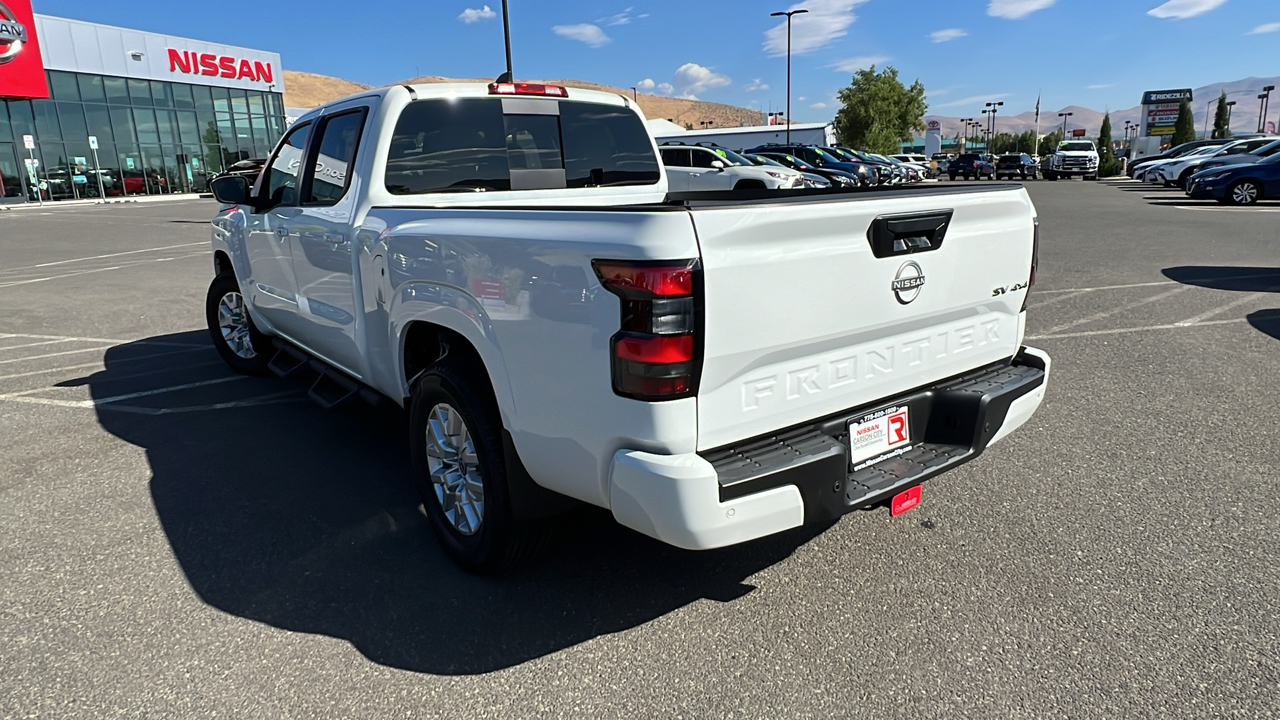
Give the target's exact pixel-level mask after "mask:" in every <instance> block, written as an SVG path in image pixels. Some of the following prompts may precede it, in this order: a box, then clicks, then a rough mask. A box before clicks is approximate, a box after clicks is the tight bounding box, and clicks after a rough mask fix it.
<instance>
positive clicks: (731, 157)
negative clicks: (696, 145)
mask: <svg viewBox="0 0 1280 720" xmlns="http://www.w3.org/2000/svg"><path fill="white" fill-rule="evenodd" d="M711 150H712V152H714V153H715V154H717V155H719V156H720V157H722V158H724V159H725V160H728V161H729V164H731V165H755V163H753V162H751V161H750V160H748V159H747V158H744V157H742V156H741V155H739V154H738V153H736V152H734V151H732V150H728V149H726V148H711Z"/></svg>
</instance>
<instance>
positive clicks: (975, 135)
mask: <svg viewBox="0 0 1280 720" xmlns="http://www.w3.org/2000/svg"><path fill="white" fill-rule="evenodd" d="M969 127H970V129H972V130H973V142H974V144H975V145H976V144H977V143H978V128H980V127H982V123H980V122H978V121H977V119H974V120H971V121H970V122H969Z"/></svg>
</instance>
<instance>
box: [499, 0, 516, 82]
mask: <svg viewBox="0 0 1280 720" xmlns="http://www.w3.org/2000/svg"><path fill="white" fill-rule="evenodd" d="M502 37H503V40H505V41H506V43H507V74H506V76H505V78H498V82H515V75H514V74H513V73H514V72H515V71H514V70H512V69H511V20H510V19H509V18H508V17H507V0H502Z"/></svg>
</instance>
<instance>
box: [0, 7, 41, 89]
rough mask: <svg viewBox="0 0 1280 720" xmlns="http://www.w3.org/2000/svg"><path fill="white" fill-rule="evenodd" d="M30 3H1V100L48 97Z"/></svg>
mask: <svg viewBox="0 0 1280 720" xmlns="http://www.w3.org/2000/svg"><path fill="white" fill-rule="evenodd" d="M47 97H49V84H48V81H47V80H46V79H45V74H44V61H43V60H42V59H41V57H40V42H39V40H38V39H37V38H36V23H35V18H34V17H33V16H32V14H31V0H0V98H47Z"/></svg>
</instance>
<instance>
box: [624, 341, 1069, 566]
mask: <svg viewBox="0 0 1280 720" xmlns="http://www.w3.org/2000/svg"><path fill="white" fill-rule="evenodd" d="M1049 364H1050V361H1049V356H1048V355H1046V354H1045V353H1044V352H1042V351H1039V350H1035V349H1032V348H1023V349H1022V351H1021V352H1020V353H1019V354H1018V355H1017V356H1016V357H1015V358H1013V360H1012V361H1011V362H1005V363H998V364H996V365H992V366H988V367H986V368H982V369H980V370H977V371H974V372H971V373H966V374H965V375H963V376H960V377H957V378H953V379H951V380H947V381H944V382H941V383H938V384H936V385H933V386H930V387H926V388H922V389H919V390H916V391H914V392H912V393H909V394H907V395H903V396H900V397H897V398H891V399H888V400H885V401H883V402H879V403H876V404H875V405H874V406H870V407H863V408H855V409H850V410H849V411H848V412H845V413H841V414H840V415H837V416H833V417H829V418H825V419H823V420H819V421H817V422H814V423H809V424H806V425H803V426H798V427H793V428H788V429H787V430H784V431H782V432H779V433H776V434H773V435H770V436H767V437H761V438H754V439H752V440H749V441H746V442H742V443H738V444H735V445H733V446H731V447H727V448H721V449H718V450H714V451H709V452H704V453H700V454H694V453H689V454H685V455H655V454H652V453H646V452H641V451H637V450H619V451H618V452H617V453H616V454H615V455H614V457H613V463H612V466H611V469H610V478H609V479H610V485H611V494H610V505H611V508H612V510H613V515H614V517H615V518H616V519H617V520H618V522H619V523H621V524H623V525H626V526H627V527H630V528H632V529H634V530H638V531H640V532H642V533H644V534H646V535H649V536H652V537H655V538H657V539H659V540H662V541H664V542H667V543H670V544H672V545H676V546H678V547H682V548H687V549H691V550H703V549H710V548H715V547H722V546H725V545H732V544H735V543H740V542H745V541H747V540H752V539H755V538H758V537H763V536H765V535H770V534H773V533H776V532H781V531H783V530H788V529H790V528H794V527H798V526H800V525H802V524H805V523H811V522H821V521H824V520H831V519H834V518H837V517H839V516H841V515H843V514H845V513H847V512H850V511H852V510H856V509H858V508H862V507H867V506H871V505H876V504H878V503H880V502H883V501H885V500H886V499H888V498H889V497H891V496H893V495H894V494H896V493H899V492H901V491H903V490H905V489H907V488H910V487H913V486H915V485H919V484H920V483H922V482H925V481H926V480H929V479H930V478H932V477H934V476H936V475H939V474H941V473H943V472H946V471H947V470H950V469H952V468H954V467H956V466H958V465H961V464H964V463H966V462H968V461H970V460H972V459H973V458H975V457H977V456H978V455H980V454H981V453H982V452H983V451H984V450H986V449H987V448H988V447H990V446H991V445H992V444H994V443H996V442H998V441H1000V440H1001V439H1003V438H1004V437H1005V436H1006V435H1008V434H1009V433H1010V432H1012V431H1014V430H1016V429H1017V428H1018V427H1019V426H1021V425H1022V424H1023V423H1025V422H1026V421H1027V420H1028V419H1030V417H1031V415H1032V414H1033V413H1035V411H1036V409H1037V408H1039V407H1040V403H1041V402H1042V401H1043V400H1044V391H1045V386H1046V384H1047V382H1048V377H1049ZM888 406H898V407H902V406H906V407H908V408H909V409H910V418H911V433H912V437H913V438H919V440H917V441H915V442H913V443H912V444H910V445H908V446H905V447H904V448H902V450H904V451H903V452H900V453H898V454H895V455H893V456H891V457H889V456H886V457H885V458H884V459H883V460H879V461H877V462H875V463H874V464H872V465H870V466H868V467H862V466H859V469H857V470H856V471H851V468H850V467H849V446H848V437H847V426H848V421H849V420H850V419H852V418H857V417H861V416H863V415H865V414H867V413H868V412H869V411H874V410H876V409H877V408H882V407H888Z"/></svg>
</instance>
